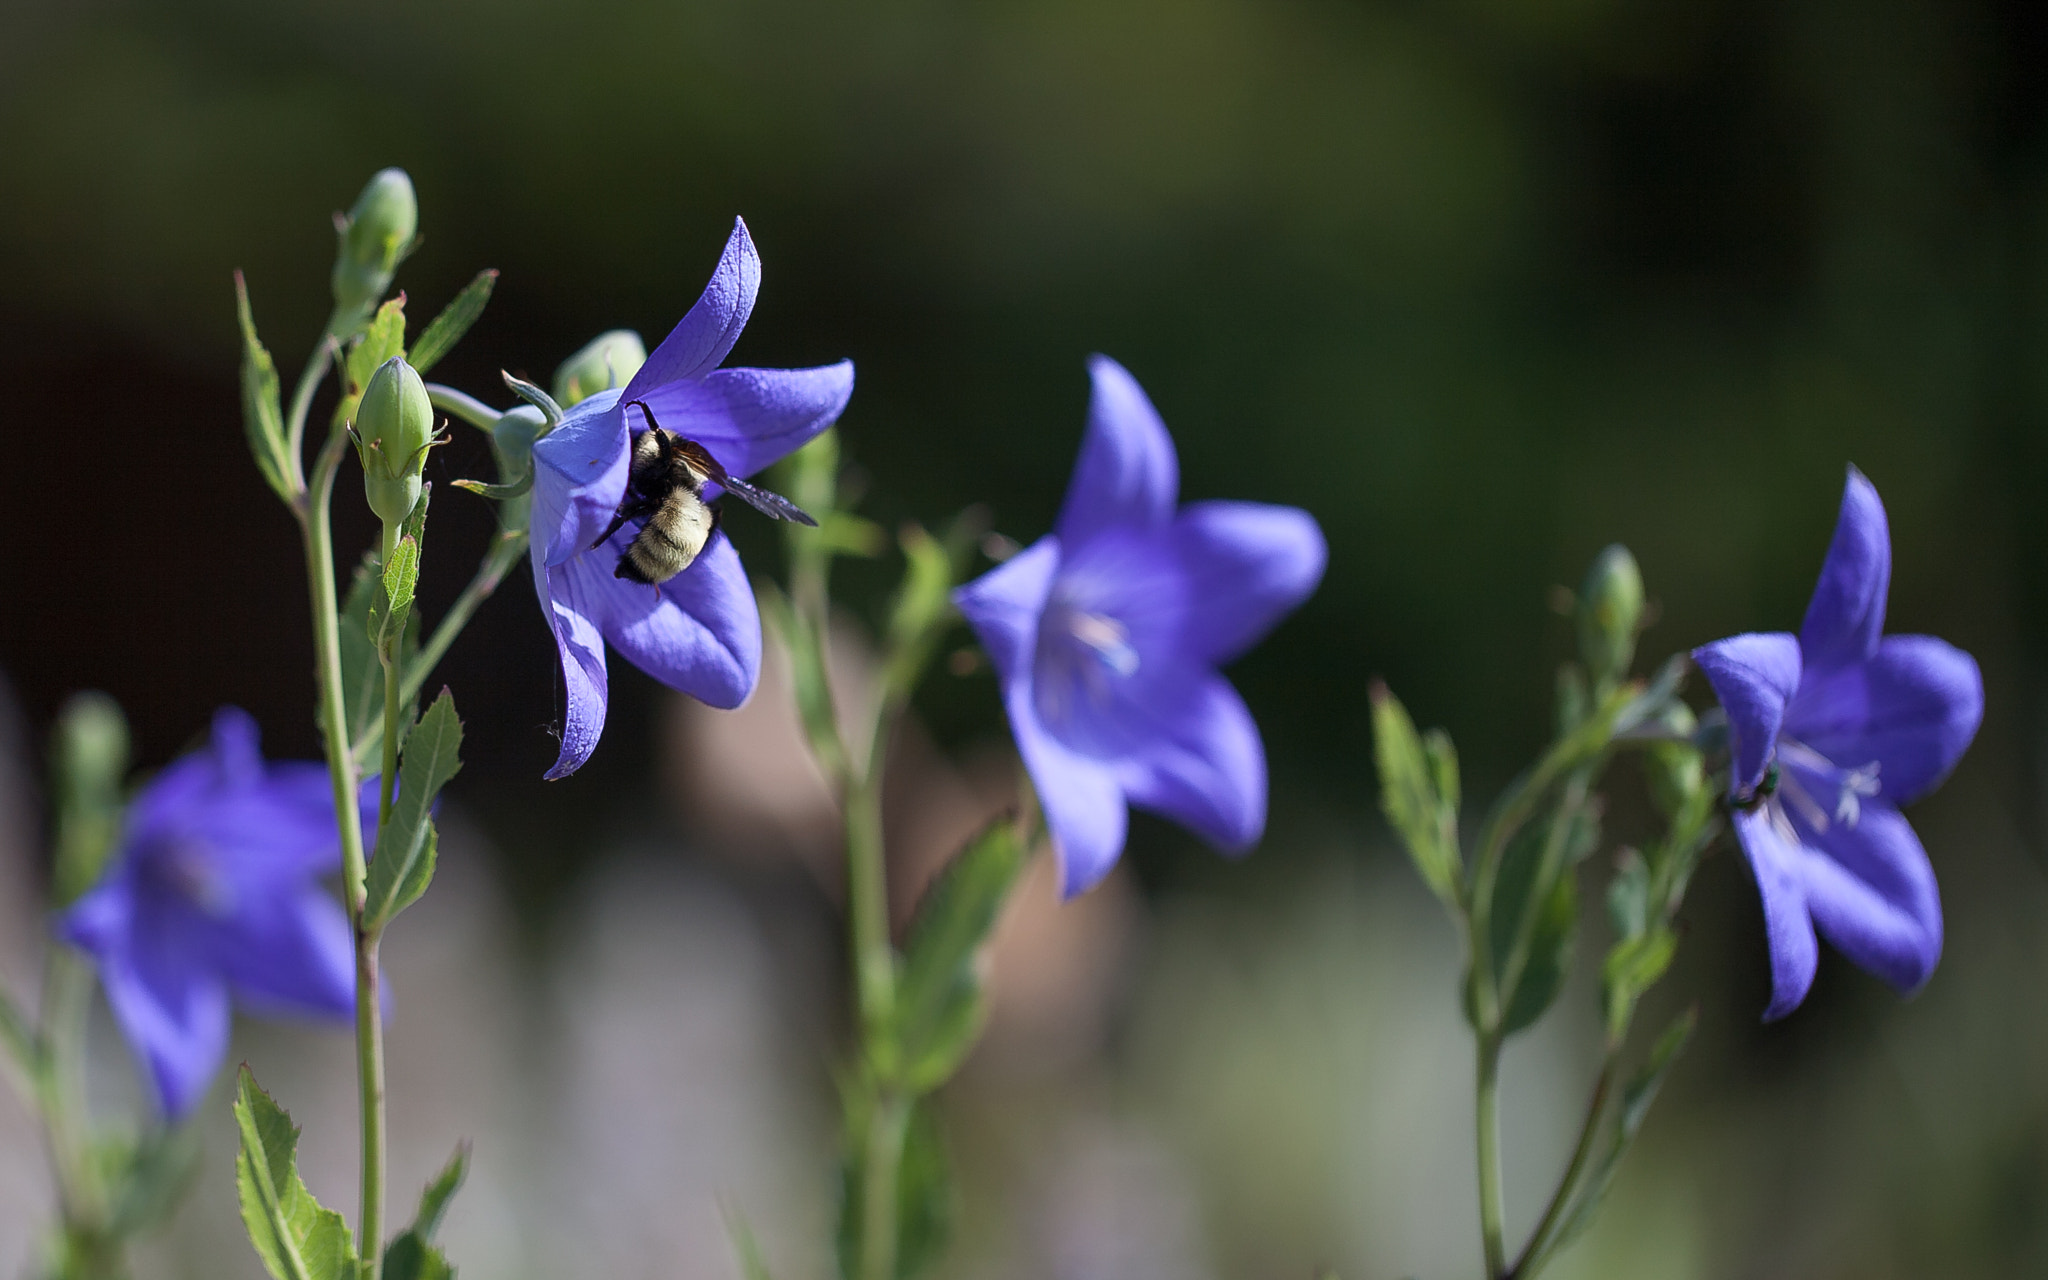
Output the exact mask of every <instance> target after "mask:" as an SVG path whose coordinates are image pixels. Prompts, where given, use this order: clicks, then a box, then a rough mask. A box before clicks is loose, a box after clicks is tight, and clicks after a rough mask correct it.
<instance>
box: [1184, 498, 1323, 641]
mask: <svg viewBox="0 0 2048 1280" xmlns="http://www.w3.org/2000/svg"><path fill="white" fill-rule="evenodd" d="M1173 541H1174V544H1175V548H1176V550H1177V551H1178V552H1179V554H1180V559H1181V563H1182V566H1183V572H1184V574H1185V577H1186V579H1187V583H1188V589H1187V591H1186V604H1185V606H1184V607H1185V609H1186V614H1185V618H1184V621H1183V624H1182V625H1183V626H1184V627H1185V628H1186V643H1187V645H1188V648H1189V649H1190V650H1191V651H1192V652H1195V653H1199V654H1201V655H1202V656H1203V657H1204V658H1206V659H1208V660H1209V661H1211V662H1218V663H1221V662H1228V661H1230V660H1231V659H1232V658H1235V657H1236V656H1237V655H1239V654H1241V653H1243V652H1244V651H1245V650H1247V649H1249V648H1251V647H1252V646H1253V645H1254V644H1256V643H1258V641H1259V639H1260V638H1261V637H1262V636H1264V635H1265V634H1266V632H1268V631H1270V630H1272V628H1273V625H1274V624H1275V623H1277V622H1278V621H1279V620H1280V619H1281V618H1282V617H1284V616H1285V615H1286V614H1287V613H1288V611H1290V610H1292V609H1293V608H1294V607H1295V606H1296V605H1298V604H1300V603H1301V602H1302V601H1304V600H1306V599H1308V597H1309V594H1310V593H1311V592H1313V591H1314V590H1315V589H1316V584H1317V583H1318V582H1320V581H1322V577H1323V566H1324V565H1325V563H1327V561H1328V559H1329V548H1328V547H1327V545H1326V544H1325V543H1324V541H1323V531H1322V530H1321V529H1320V528H1318V527H1317V525H1316V521H1315V517H1314V516H1311V515H1310V514H1309V513H1308V512H1306V511H1303V510H1301V509H1299V508H1297V507H1280V506H1272V505H1269V504H1267V503H1263V502H1195V503H1190V504H1189V505H1188V506H1186V507H1183V508H1182V509H1181V512H1180V515H1179V516H1178V517H1177V518H1176V519H1175V521H1174V525H1173Z"/></svg>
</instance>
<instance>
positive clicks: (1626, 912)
mask: <svg viewBox="0 0 2048 1280" xmlns="http://www.w3.org/2000/svg"><path fill="white" fill-rule="evenodd" d="M1607 919H1608V920H1609V921H1610V922H1611V923H1612V924H1613V925H1614V932H1615V936H1617V937H1619V938H1624V939H1626V938H1639V937H1641V936H1642V935H1643V931H1644V930H1646V929H1648V928H1649V927H1650V864H1649V863H1647V862H1645V861H1643V855H1642V854H1640V853H1637V852H1636V851H1635V850H1634V849H1623V850H1622V851H1621V852H1620V853H1619V854H1617V855H1616V856H1615V868H1614V879H1613V881H1611V882H1610V883H1609V884H1608V886H1607Z"/></svg>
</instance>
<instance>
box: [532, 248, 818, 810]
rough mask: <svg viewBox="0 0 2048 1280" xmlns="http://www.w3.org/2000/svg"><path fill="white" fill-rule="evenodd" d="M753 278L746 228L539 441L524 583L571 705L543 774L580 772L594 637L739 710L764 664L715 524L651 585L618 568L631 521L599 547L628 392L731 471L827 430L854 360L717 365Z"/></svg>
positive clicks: (624, 430)
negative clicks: (689, 292)
mask: <svg viewBox="0 0 2048 1280" xmlns="http://www.w3.org/2000/svg"><path fill="white" fill-rule="evenodd" d="M760 287H761V259H760V256H759V255H758V254H756V253H755V252H754V242H753V241H752V240H751V239H749V238H748V236H747V226H746V223H744V222H735V223H734V224H733V230H732V238H731V239H729V240H728V241H726V245H725V253H724V255H723V256H722V257H721V258H720V259H719V260H718V268H717V270H716V271H714V272H713V273H712V276H711V283H710V284H709V285H707V286H706V287H705V289H704V296H703V297H701V298H699V299H698V300H697V305H696V306H694V307H691V308H690V311H689V314H688V315H685V316H684V317H683V319H682V323H680V324H678V325H677V326H676V327H675V331H674V332H672V333H670V334H669V335H668V337H667V338H666V339H665V340H663V342H662V344H661V345H660V346H658V347H656V348H655V349H654V353H653V354H652V355H650V356H649V357H648V358H647V363H646V364H644V365H642V366H640V370H639V372H637V373H635V374H634V375H633V378H632V381H630V382H628V383H627V384H626V387H625V389H624V390H623V391H603V392H599V393H598V394H596V395H593V396H591V397H590V398H589V399H587V400H583V401H580V402H578V403H577V404H576V406H575V407H574V408H572V409H570V410H569V411H568V414H567V416H566V417H564V418H563V420H562V422H561V424H560V425H559V426H557V427H556V428H555V429H554V430H553V431H551V432H549V433H548V434H547V435H546V436H545V437H543V438H542V439H541V441H540V442H539V443H538V444H536V445H535V446H534V449H533V456H534V461H535V464H536V465H535V467H534V484H533V541H532V557H533V582H534V588H535V591H536V593H537V594H538V595H539V596H540V598H541V600H542V601H544V602H545V605H546V608H547V612H548V622H549V625H550V626H551V627H552V628H553V629H554V633H555V644H556V646H557V647H558V648H559V649H560V650H561V654H562V681H563V683H564V684H565V685H566V686H567V688H568V711H567V715H566V717H565V719H564V721H563V725H562V750H561V755H560V756H559V757H558V758H557V759H556V761H555V765H554V768H552V769H550V770H548V774H547V776H548V777H550V778H564V777H567V776H568V775H569V774H572V773H574V772H575V771H576V770H577V769H578V768H580V767H582V764H583V762H584V761H585V760H588V759H589V758H590V753H591V751H592V750H594V749H595V748H596V746H597V739H598V735H599V734H601V733H603V732H604V716H605V705H606V701H607V695H606V683H605V659H604V645H605V641H607V640H609V641H610V642H611V645H612V647H613V648H614V649H617V650H618V651H619V652H620V653H622V654H624V655H625V656H626V659H627V661H629V662H631V663H632V664H633V665H634V666H636V667H639V668H640V669H641V670H642V671H645V672H646V673H647V674H648V675H651V676H653V677H654V678H655V679H657V680H659V681H661V682H662V683H663V684H665V685H667V686H669V687H670V688H672V689H679V690H681V691H682V692H684V693H687V694H690V695H691V696H692V697H695V698H698V699H701V700H702V701H704V702H707V703H709V704H710V705H712V706H714V707H736V706H738V705H739V704H740V703H742V702H744V701H746V699H747V695H749V694H751V693H752V692H753V691H754V683H755V681H756V680H757V679H758V678H759V676H760V672H761V616H760V614H759V613H758V612H757V611H756V610H755V607H754V593H753V589H752V588H751V587H749V586H748V585H747V575H746V571H745V570H744V569H742V568H741V567H740V560H739V556H738V555H737V554H735V553H734V551H733V549H732V544H731V543H729V542H727V541H726V540H725V537H724V536H723V535H722V534H714V535H713V536H712V538H711V541H710V543H709V544H707V545H706V547H705V548H704V551H703V553H702V554H701V555H699V556H698V557H697V559H696V560H695V561H694V562H692V563H691V565H690V566H689V567H688V568H687V569H685V570H683V571H682V572H681V573H679V574H677V575H676V576H675V577H673V578H670V579H669V580H668V581H667V582H664V583H662V584H660V585H659V586H648V585H647V584H645V583H640V582H632V581H628V580H626V579H623V578H619V577H616V576H614V571H615V570H616V569H617V567H618V563H619V557H620V555H622V554H623V553H624V552H625V550H626V548H627V547H628V546H629V545H631V543H632V541H633V538H634V536H635V535H636V534H637V533H638V532H639V528H640V525H639V523H638V522H635V523H632V524H628V525H626V526H625V527H624V528H622V529H620V530H619V531H618V532H617V533H616V534H614V535H613V536H612V537H611V538H610V539H609V540H608V541H607V542H606V543H605V544H604V545H603V546H601V547H598V548H596V549H595V550H593V549H591V545H590V544H591V543H592V542H594V541H596V539H597V538H598V536H599V535H601V534H602V533H603V532H604V531H605V527H606V526H607V525H609V524H610V523H611V520H612V515H613V513H614V512H616V511H617V510H618V506H619V501H620V499H621V498H623V497H624V496H625V492H626V472H627V464H628V460H629V454H630V452H631V433H632V432H634V431H639V430H645V429H646V419H645V417H644V416H643V415H642V414H640V413H639V412H638V411H637V410H636V411H635V412H634V413H633V414H632V415H631V421H630V422H629V421H628V414H627V412H626V409H625V405H626V403H627V402H628V401H633V400H639V401H644V402H645V403H646V404H647V405H648V406H649V407H650V408H652V409H653V411H654V416H655V417H656V418H657V419H659V420H660V422H661V425H662V426H663V427H666V428H667V429H668V430H670V431H673V432H675V433H676V434H678V435H680V436H683V437H684V438H686V439H690V440H695V441H696V442H697V443H699V444H701V445H703V446H704V447H705V448H706V449H708V450H709V451H710V452H711V456H712V457H714V458H716V459H717V460H718V461H719V463H720V464H722V465H723V466H724V467H725V469H726V471H727V472H729V473H731V474H732V475H734V476H737V477H739V478H741V479H745V478H746V477H748V476H751V475H753V474H754V473H755V472H757V471H759V470H761V469H762V468H763V467H765V466H767V465H768V464H769V463H771V462H774V461H775V460H776V459H778V458H781V457H782V456H784V455H785V454H788V453H791V452H793V451H794V450H796V449H797V448H799V447H801V446H802V445H803V444H804V443H805V442H806V441H808V440H809V439H810V438H811V437H812V436H815V435H817V434H818V433H819V432H821V431H823V430H824V429H825V428H827V427H829V426H831V425H832V423H833V421H834V420H835V419H836V418H838V417H839V414H840V411H841V410H843V409H844V408H846V401H847V398H848V397H849V396H851V395H852V394H853V365H852V363H851V362H850V361H843V360H842V361H841V362H839V363H838V364H833V365H824V366H821V367H819V368H815V369H721V368H719V367H718V363H719V361H721V360H723V359H725V356H726V353H727V352H728V351H730V350H732V344H733V343H734V342H735V341H736V340H737V339H738V338H739V336H740V329H741V328H742V327H743V326H744V325H745V324H746V323H747V316H748V315H749V314H750V313H751V312H752V311H753V309H754V295H755V293H756V292H757V291H758V290H759V289H760Z"/></svg>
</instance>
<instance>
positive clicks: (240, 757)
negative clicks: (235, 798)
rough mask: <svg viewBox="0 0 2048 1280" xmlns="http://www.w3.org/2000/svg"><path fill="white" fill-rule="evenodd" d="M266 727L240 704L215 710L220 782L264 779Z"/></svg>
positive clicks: (251, 782) (249, 783)
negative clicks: (259, 725) (262, 746)
mask: <svg viewBox="0 0 2048 1280" xmlns="http://www.w3.org/2000/svg"><path fill="white" fill-rule="evenodd" d="M261 743H262V731H261V730H259V729H258V728H257V727H256V719H255V717H253V716H251V715H250V714H249V713H248V712H246V711H244V710H242V709H241V708H240V707H222V708H221V709H220V710H218V711H216V712H214V713H213V742H212V749H213V765H214V768H215V770H216V771H217V777H218V779H219V781H220V785H222V786H225V787H253V786H255V785H256V784H258V783H260V782H261V781H263V752H262V749H261Z"/></svg>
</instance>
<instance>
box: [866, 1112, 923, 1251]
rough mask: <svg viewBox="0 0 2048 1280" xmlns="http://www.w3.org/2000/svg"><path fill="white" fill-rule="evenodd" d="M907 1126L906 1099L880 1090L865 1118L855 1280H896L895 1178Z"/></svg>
mask: <svg viewBox="0 0 2048 1280" xmlns="http://www.w3.org/2000/svg"><path fill="white" fill-rule="evenodd" d="M909 1127H910V1102H909V1100H908V1099H906V1098H904V1097H903V1096H902V1095H901V1094H898V1093H896V1092H894V1091H893V1090H887V1089H885V1090H883V1091H882V1093H881V1095H880V1096H879V1097H878V1098H876V1100H875V1109H874V1113H873V1114H872V1115H871V1116H869V1118H868V1135H867V1137H868V1146H867V1151H866V1152H865V1154H864V1156H863V1161H864V1164H863V1168H862V1180H861V1197H862V1198H861V1204H860V1208H861V1232H860V1244H861V1248H860V1276H859V1280H896V1176H897V1174H898V1172H899V1171H900V1170H901V1168H902V1165H903V1139H904V1135H905V1134H906V1133H907V1132H908V1131H909Z"/></svg>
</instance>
